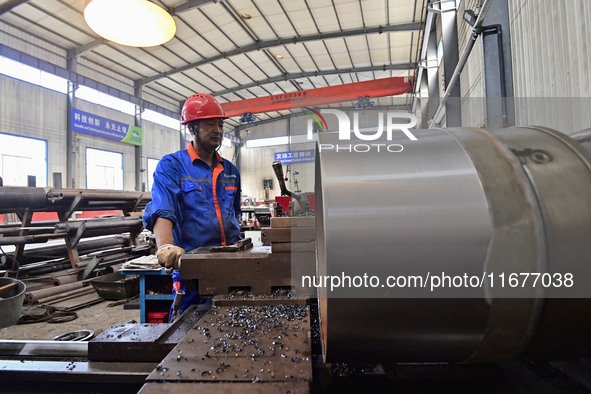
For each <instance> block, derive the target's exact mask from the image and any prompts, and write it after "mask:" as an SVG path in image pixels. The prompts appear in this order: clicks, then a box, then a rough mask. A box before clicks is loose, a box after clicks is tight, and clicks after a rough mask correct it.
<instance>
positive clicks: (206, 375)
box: [142, 300, 312, 392]
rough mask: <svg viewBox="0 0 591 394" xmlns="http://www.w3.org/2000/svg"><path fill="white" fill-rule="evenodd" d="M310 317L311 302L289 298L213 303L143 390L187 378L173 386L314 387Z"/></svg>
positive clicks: (254, 389)
mask: <svg viewBox="0 0 591 394" xmlns="http://www.w3.org/2000/svg"><path fill="white" fill-rule="evenodd" d="M310 321H311V320H310V314H309V307H308V306H306V305H291V304H289V300H286V302H285V303H284V304H279V305H267V306H256V307H255V306H244V305H241V306H233V307H212V308H211V309H210V310H209V311H208V312H207V313H206V314H205V316H203V318H201V320H200V321H199V322H198V323H197V324H195V326H194V327H193V329H192V330H191V331H189V333H187V335H186V336H185V337H184V338H183V339H182V341H181V342H179V344H178V345H177V346H176V347H175V348H174V349H173V350H172V351H171V352H170V353H169V354H168V355H167V356H166V358H164V359H163V360H162V361H161V362H160V364H159V365H158V366H157V367H156V369H155V370H154V371H153V372H152V373H151V374H150V376H148V378H147V379H146V383H147V385H146V386H144V389H143V390H142V392H156V391H158V390H159V391H160V392H162V391H168V388H169V386H170V385H169V383H183V384H180V385H179V384H176V385H174V387H170V389H171V390H175V392H188V390H196V387H197V386H198V387H202V386H207V387H203V390H213V389H216V390H218V392H219V390H220V386H219V384H222V385H223V384H231V387H233V390H237V389H239V388H242V389H243V390H241V391H240V392H267V391H265V390H266V389H269V390H270V391H269V392H278V391H277V390H278V389H279V388H280V387H281V388H285V387H290V385H292V386H293V387H300V388H301V387H302V386H303V387H305V388H307V389H306V390H305V391H306V392H308V391H309V386H310V383H311V380H312V350H311V334H310ZM213 383H215V385H214V386H215V387H212V384H213ZM253 383H254V384H257V385H258V386H255V385H253ZM165 385H166V386H165ZM193 385H196V386H193ZM278 385H279V386H278ZM185 388H187V391H186V390H185ZM144 390H145V391H144ZM154 390H156V391H154ZM179 390H180V391H179ZM199 390H201V388H200V389H199ZM261 390H262V391H261ZM274 390H275V391H274Z"/></svg>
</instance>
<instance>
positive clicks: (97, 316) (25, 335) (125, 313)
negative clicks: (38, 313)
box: [0, 301, 140, 340]
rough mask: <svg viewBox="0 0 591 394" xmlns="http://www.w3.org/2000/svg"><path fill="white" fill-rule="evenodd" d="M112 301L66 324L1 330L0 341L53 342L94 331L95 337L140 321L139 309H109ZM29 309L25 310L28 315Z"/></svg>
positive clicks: (86, 309)
mask: <svg viewBox="0 0 591 394" xmlns="http://www.w3.org/2000/svg"><path fill="white" fill-rule="evenodd" d="M110 303H111V301H102V302H100V303H99V304H95V305H92V306H89V307H86V308H83V309H79V310H77V311H76V313H77V314H78V318H77V319H75V320H72V321H70V322H64V323H45V322H42V323H32V324H18V325H16V324H15V325H12V326H9V327H6V328H2V329H0V340H8V339H11V340H53V338H54V337H56V336H58V335H61V334H65V333H68V332H72V331H79V330H92V331H94V334H95V335H98V334H99V333H101V332H103V331H104V330H106V329H108V328H110V327H111V326H113V325H116V324H121V323H127V322H129V321H132V320H135V321H136V322H137V323H139V321H140V311H139V309H123V305H117V306H113V307H108V306H107V305H109V304H110ZM29 308H33V307H25V308H23V313H27V311H28V309H29Z"/></svg>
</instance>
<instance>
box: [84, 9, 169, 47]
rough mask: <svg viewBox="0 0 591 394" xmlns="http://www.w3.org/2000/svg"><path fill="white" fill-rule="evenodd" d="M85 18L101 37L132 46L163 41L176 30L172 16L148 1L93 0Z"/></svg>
mask: <svg viewBox="0 0 591 394" xmlns="http://www.w3.org/2000/svg"><path fill="white" fill-rule="evenodd" d="M84 19H86V23H88V26H90V28H91V29H92V30H93V31H94V32H95V33H96V34H98V35H99V36H101V37H103V38H106V39H107V40H109V41H113V42H116V43H117V44H121V45H128V46H132V47H151V46H155V45H160V44H164V43H165V42H167V41H169V40H170V39H171V38H172V37H174V35H175V33H176V24H175V22H174V19H172V16H170V14H169V13H168V12H166V11H165V10H164V9H163V8H161V7H159V6H157V5H156V4H154V3H152V2H150V1H147V0H92V1H91V2H90V3H88V5H87V6H86V8H85V9H84Z"/></svg>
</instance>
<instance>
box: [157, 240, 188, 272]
mask: <svg viewBox="0 0 591 394" xmlns="http://www.w3.org/2000/svg"><path fill="white" fill-rule="evenodd" d="M183 253H185V250H184V249H183V248H181V247H179V246H176V245H172V244H164V245H160V247H159V248H158V252H156V257H158V263H160V265H161V266H163V267H164V268H165V270H164V271H165V272H166V273H167V274H170V273H172V271H173V270H175V269H178V268H179V260H180V259H181V256H182V255H183Z"/></svg>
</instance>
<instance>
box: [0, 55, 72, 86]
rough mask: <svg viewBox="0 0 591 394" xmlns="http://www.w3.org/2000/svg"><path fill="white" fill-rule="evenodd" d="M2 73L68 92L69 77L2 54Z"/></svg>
mask: <svg viewBox="0 0 591 394" xmlns="http://www.w3.org/2000/svg"><path fill="white" fill-rule="evenodd" d="M0 74H4V75H6V76H9V77H12V78H16V79H20V80H21V81H25V82H29V83H32V84H33V85H37V86H42V87H44V88H47V89H51V90H55V91H56V92H60V93H64V94H66V93H67V92H68V80H67V79H65V78H61V77H58V76H57V75H53V74H50V73H48V72H46V71H41V70H39V69H38V68H35V67H31V66H27V65H26V64H23V63H20V62H17V61H15V60H12V59H9V58H6V57H3V56H0Z"/></svg>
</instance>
